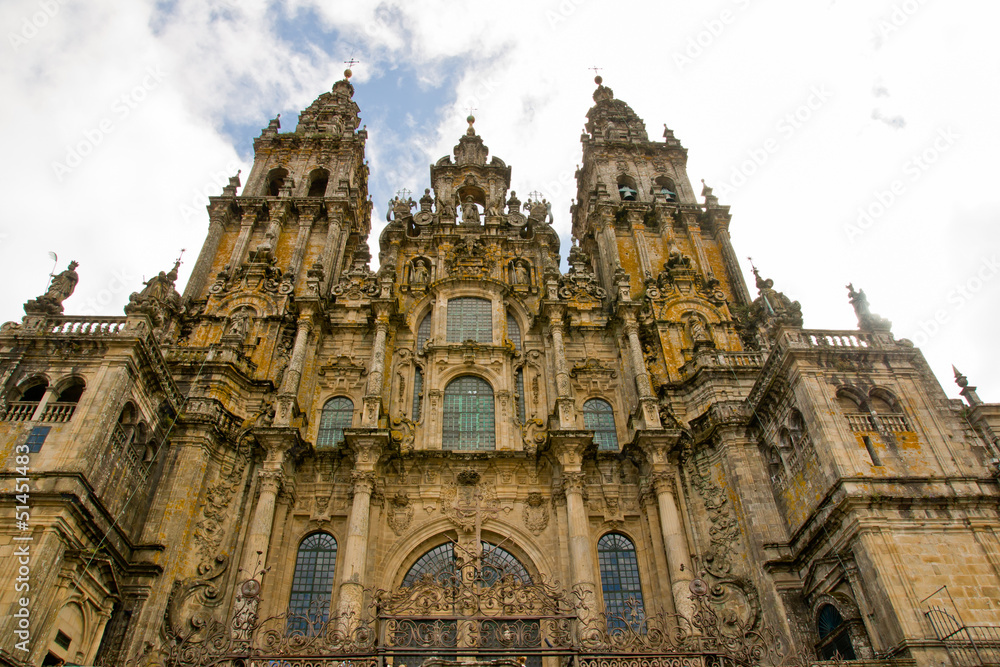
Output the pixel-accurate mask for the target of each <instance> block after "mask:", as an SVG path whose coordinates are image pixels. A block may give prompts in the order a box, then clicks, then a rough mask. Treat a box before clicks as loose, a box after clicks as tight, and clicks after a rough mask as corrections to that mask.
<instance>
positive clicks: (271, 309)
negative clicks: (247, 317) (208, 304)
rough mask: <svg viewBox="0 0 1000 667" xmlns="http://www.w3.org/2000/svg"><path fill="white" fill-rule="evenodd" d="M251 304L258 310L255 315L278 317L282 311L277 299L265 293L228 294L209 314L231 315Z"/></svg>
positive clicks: (259, 316)
mask: <svg viewBox="0 0 1000 667" xmlns="http://www.w3.org/2000/svg"><path fill="white" fill-rule="evenodd" d="M244 306H249V307H251V308H253V309H254V311H256V313H257V315H255V317H257V318H262V317H276V316H278V315H279V314H280V313H281V309H280V308H279V306H278V303H277V299H276V298H273V297H271V296H270V295H264V294H247V293H241V294H227V295H226V296H224V297H222V298H221V299H219V301H218V302H217V303H216V306H215V307H214V308H212V309H211V311H209V313H208V314H210V315H216V316H220V317H229V316H230V315H232V314H233V313H234V312H235V311H236V310H238V309H240V308H242V307H244Z"/></svg>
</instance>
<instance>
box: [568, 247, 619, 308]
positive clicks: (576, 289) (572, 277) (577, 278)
mask: <svg viewBox="0 0 1000 667" xmlns="http://www.w3.org/2000/svg"><path fill="white" fill-rule="evenodd" d="M607 295H608V293H607V291H605V289H604V288H603V287H601V286H600V285H599V284H598V283H597V276H595V275H594V272H593V271H591V270H590V257H589V256H588V255H587V253H586V252H585V251H584V250H583V248H581V247H580V246H573V247H572V248H571V249H570V251H569V272H568V273H566V275H564V276H561V277H560V278H559V298H560V299H562V300H564V301H570V300H572V301H600V300H601V299H603V298H604V297H606V296H607Z"/></svg>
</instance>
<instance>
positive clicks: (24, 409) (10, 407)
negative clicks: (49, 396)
mask: <svg viewBox="0 0 1000 667" xmlns="http://www.w3.org/2000/svg"><path fill="white" fill-rule="evenodd" d="M37 408H38V401H11V402H10V403H8V404H7V409H6V410H5V411H4V413H3V421H5V422H26V421H31V416H32V415H33V414H35V410H36V409H37Z"/></svg>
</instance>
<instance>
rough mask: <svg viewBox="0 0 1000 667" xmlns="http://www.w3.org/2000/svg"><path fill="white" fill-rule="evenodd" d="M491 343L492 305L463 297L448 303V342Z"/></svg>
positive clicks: (487, 301)
mask: <svg viewBox="0 0 1000 667" xmlns="http://www.w3.org/2000/svg"><path fill="white" fill-rule="evenodd" d="M467 340H474V341H476V342H477V343H492V342H493V303H492V302H491V301H489V300H488V299H477V298H475V297H467V296H463V297H460V298H458V299H450V300H449V301H448V342H449V343H464V342H465V341H467Z"/></svg>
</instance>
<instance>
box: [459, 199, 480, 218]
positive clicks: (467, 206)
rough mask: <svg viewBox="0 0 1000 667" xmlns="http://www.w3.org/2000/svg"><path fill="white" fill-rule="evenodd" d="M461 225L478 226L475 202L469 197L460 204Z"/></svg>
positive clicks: (477, 209) (477, 212) (477, 210)
mask: <svg viewBox="0 0 1000 667" xmlns="http://www.w3.org/2000/svg"><path fill="white" fill-rule="evenodd" d="M462 224H465V225H478V224H479V208H478V207H477V206H476V202H474V201H472V197H471V196H468V197H466V198H465V201H464V202H463V203H462Z"/></svg>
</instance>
